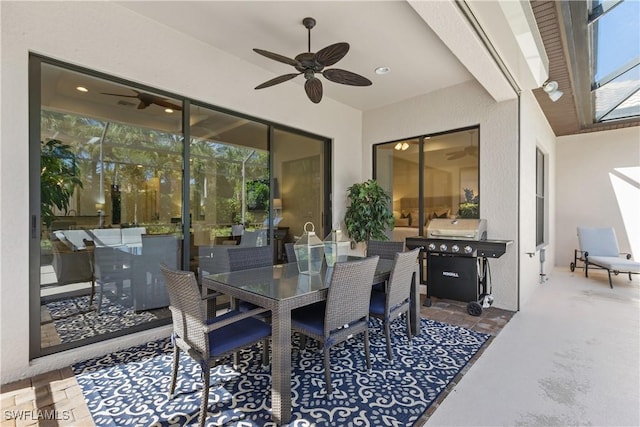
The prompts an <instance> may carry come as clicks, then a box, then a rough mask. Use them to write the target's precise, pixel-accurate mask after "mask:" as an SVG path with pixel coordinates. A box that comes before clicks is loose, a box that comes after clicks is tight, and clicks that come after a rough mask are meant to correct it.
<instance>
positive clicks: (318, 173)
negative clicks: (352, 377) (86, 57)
mask: <svg viewBox="0 0 640 427" xmlns="http://www.w3.org/2000/svg"><path fill="white" fill-rule="evenodd" d="M30 135H31V137H30V176H31V180H30V181H31V184H30V190H29V191H30V206H31V208H30V209H31V230H30V236H29V238H30V242H31V246H30V284H29V286H30V307H29V309H30V348H31V357H32V358H35V357H39V356H43V355H47V354H51V353H55V352H58V351H62V350H66V349H70V348H74V347H78V346H81V345H85V344H89V343H93V342H97V341H102V340H105V339H109V338H114V337H117V336H122V335H124V334H128V333H132V332H136V331H140V330H143V329H148V328H152V327H156V326H160V325H163V324H168V323H169V322H170V312H169V310H168V308H167V306H168V303H169V300H168V295H167V291H166V285H165V283H164V279H163V277H162V275H161V274H160V271H159V265H160V263H165V264H167V265H169V266H170V267H172V268H176V269H184V270H191V271H194V272H195V273H196V274H197V275H198V278H199V279H200V278H201V277H202V276H203V275H205V274H210V273H216V272H220V271H219V270H216V262H218V261H219V258H215V256H214V255H215V253H216V251H217V250H218V249H219V248H220V247H228V246H229V245H245V246H246V245H250V246H262V245H270V246H272V247H273V259H274V262H275V263H281V262H286V261H287V259H286V256H285V251H284V244H285V243H288V242H293V241H294V240H295V238H296V236H299V235H300V234H301V233H302V232H303V225H304V223H305V222H312V223H313V224H314V225H315V227H316V232H317V233H318V235H319V236H321V237H324V234H325V233H326V232H327V231H328V229H329V227H330V225H331V213H330V205H329V200H330V197H329V195H328V192H329V189H330V188H331V185H330V158H331V157H330V141H329V140H328V139H326V138H321V137H318V136H315V135H310V134H307V133H304V132H301V131H297V130H294V129H286V130H285V129H283V128H281V127H279V128H275V127H274V126H273V125H271V124H270V123H266V122H263V121H260V120H257V119H255V118H250V117H246V116H243V115H241V114H236V113H233V112H230V111H221V110H220V109H216V108H214V107H211V106H207V105H205V104H203V103H199V102H196V101H193V100H189V99H186V98H182V97H179V96H176V95H172V94H168V93H163V92H162V91H158V90H155V89H153V88H149V87H144V86H141V85H136V84H133V83H130V82H126V81H122V80H120V79H117V78H113V77H111V76H106V75H102V74H100V73H96V72H92V71H90V70H84V69H81V68H79V67H75V66H71V65H68V64H62V63H60V62H57V61H54V60H50V59H47V58H43V57H39V56H36V55H33V56H32V57H30ZM185 142H186V143H185Z"/></svg>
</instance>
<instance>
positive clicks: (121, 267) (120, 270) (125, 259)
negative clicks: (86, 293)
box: [93, 246, 132, 283]
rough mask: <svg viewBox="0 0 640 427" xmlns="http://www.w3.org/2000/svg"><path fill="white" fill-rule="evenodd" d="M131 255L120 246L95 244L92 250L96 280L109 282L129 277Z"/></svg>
mask: <svg viewBox="0 0 640 427" xmlns="http://www.w3.org/2000/svg"><path fill="white" fill-rule="evenodd" d="M131 262H132V255H131V254H130V253H128V252H126V251H123V250H122V248H117V247H115V248H112V247H109V246H96V247H95V248H94V250H93V270H94V276H95V278H96V280H97V281H98V282H101V283H109V282H112V281H116V280H124V279H130V278H131Z"/></svg>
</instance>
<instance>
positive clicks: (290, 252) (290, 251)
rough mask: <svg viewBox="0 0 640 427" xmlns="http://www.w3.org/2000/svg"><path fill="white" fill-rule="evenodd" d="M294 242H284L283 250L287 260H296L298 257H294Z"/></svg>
mask: <svg viewBox="0 0 640 427" xmlns="http://www.w3.org/2000/svg"><path fill="white" fill-rule="evenodd" d="M294 244H295V243H285V244H284V251H285V253H286V254H287V262H298V258H296V250H295V248H294V247H293V245H294Z"/></svg>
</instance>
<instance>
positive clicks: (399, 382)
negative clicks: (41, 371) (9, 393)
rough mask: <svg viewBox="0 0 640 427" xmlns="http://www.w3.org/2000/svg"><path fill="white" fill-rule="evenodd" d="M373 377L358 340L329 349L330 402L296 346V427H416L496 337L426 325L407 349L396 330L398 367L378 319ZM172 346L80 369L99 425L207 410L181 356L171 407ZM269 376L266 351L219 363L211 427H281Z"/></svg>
mask: <svg viewBox="0 0 640 427" xmlns="http://www.w3.org/2000/svg"><path fill="white" fill-rule="evenodd" d="M372 326H373V328H372V333H371V334H370V337H371V356H372V365H373V366H372V367H373V370H372V373H371V374H368V373H367V371H366V365H365V361H364V345H363V343H362V342H361V340H355V339H354V340H351V341H348V342H346V343H343V344H342V345H338V346H336V347H334V348H333V349H332V351H331V379H332V384H333V386H334V391H333V395H332V397H331V398H328V397H327V395H326V392H325V388H324V371H323V368H322V352H321V351H318V350H317V348H316V347H315V346H314V345H313V344H311V343H308V345H307V349H306V350H305V351H300V350H299V349H298V348H297V347H295V345H296V344H297V343H296V342H294V350H293V354H292V365H293V367H294V371H293V376H292V380H291V384H292V399H293V413H292V418H291V423H290V424H289V425H290V426H296V427H301V426H346V425H353V426H411V425H413V424H414V423H415V422H416V421H417V420H418V418H420V416H421V415H422V414H423V413H424V412H425V411H426V409H427V408H428V407H429V406H430V405H431V404H432V403H433V401H434V400H435V399H436V397H438V395H439V394H440V393H441V392H442V391H443V390H444V389H445V387H446V386H447V384H449V383H450V382H451V380H453V378H454V377H455V376H456V375H457V374H458V372H460V370H461V369H462V368H464V366H465V365H466V364H467V362H468V361H469V360H470V359H471V358H472V357H473V355H474V354H475V353H476V352H477V351H478V350H480V348H481V347H482V346H483V345H484V344H485V343H486V341H487V340H488V339H489V337H490V336H489V335H486V334H482V333H478V332H474V331H470V330H468V329H464V328H460V327H457V326H452V325H447V324H444V323H439V322H435V321H432V320H428V319H422V326H421V327H422V330H421V333H420V335H419V336H417V337H414V339H413V345H412V346H411V347H409V346H408V345H407V341H406V335H405V326H404V324H403V322H402V321H400V322H395V324H394V325H393V328H392V334H393V343H394V344H393V348H394V361H393V362H392V363H389V362H388V361H387V358H386V350H385V340H384V334H383V333H382V330H381V328H380V324H379V323H377V320H372ZM171 351H172V347H171V343H170V341H169V339H164V340H160V341H154V342H150V343H147V344H146V345H142V346H138V347H133V348H130V349H127V350H123V351H120V352H117V353H112V354H110V355H107V356H104V357H101V358H95V359H91V360H88V361H85V362H82V363H78V364H76V365H74V366H73V370H74V372H75V374H76V379H77V380H78V383H79V384H80V386H81V387H82V390H83V393H84V397H85V400H86V401H87V404H88V407H89V410H90V412H91V415H92V416H93V419H94V421H95V423H96V425H97V426H100V427H103V426H191V425H196V423H197V419H198V412H199V408H200V390H201V388H200V386H199V383H200V368H199V367H198V366H197V365H196V364H195V363H194V362H192V361H191V359H190V358H188V357H187V356H185V355H184V353H183V355H182V357H181V359H180V360H181V366H180V374H179V376H178V385H177V388H176V392H177V393H178V394H177V396H176V397H175V398H174V399H172V400H169V399H168V390H169V382H170V373H171ZM270 390H271V376H270V371H269V368H267V369H266V370H263V368H262V365H261V351H260V348H259V345H256V346H255V347H254V348H253V349H249V350H246V351H243V352H242V359H241V364H240V366H239V369H238V370H237V371H236V370H234V369H233V368H232V360H231V358H228V359H226V360H224V361H221V362H220V364H219V365H217V367H216V368H215V369H214V370H212V373H211V390H210V395H209V396H210V397H209V413H208V418H207V426H214V425H215V426H220V425H228V426H242V427H245V426H246V427H250V426H274V425H275V424H274V423H273V422H272V421H271V412H270V408H271V395H270Z"/></svg>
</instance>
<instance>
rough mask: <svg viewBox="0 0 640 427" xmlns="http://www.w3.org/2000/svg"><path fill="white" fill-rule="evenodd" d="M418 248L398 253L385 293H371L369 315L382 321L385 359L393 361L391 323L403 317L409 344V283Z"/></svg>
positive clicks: (416, 260)
mask: <svg viewBox="0 0 640 427" xmlns="http://www.w3.org/2000/svg"><path fill="white" fill-rule="evenodd" d="M419 253H420V248H416V249H414V250H412V251H409V252H398V253H396V255H395V260H394V262H393V267H392V269H391V275H390V276H389V282H388V283H387V288H386V291H385V292H371V303H370V305H369V315H370V316H371V317H375V318H378V319H381V320H382V324H383V327H384V335H385V338H386V340H387V359H389V360H393V353H392V351H391V322H393V321H395V320H397V319H399V318H400V315H402V314H404V315H405V321H406V323H407V339H408V341H409V344H411V338H412V337H411V325H410V323H411V322H409V308H410V299H411V281H412V280H413V275H414V273H415V271H416V263H417V262H418V254H419Z"/></svg>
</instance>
